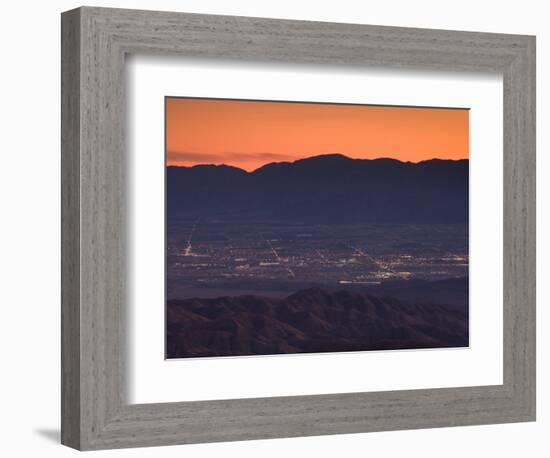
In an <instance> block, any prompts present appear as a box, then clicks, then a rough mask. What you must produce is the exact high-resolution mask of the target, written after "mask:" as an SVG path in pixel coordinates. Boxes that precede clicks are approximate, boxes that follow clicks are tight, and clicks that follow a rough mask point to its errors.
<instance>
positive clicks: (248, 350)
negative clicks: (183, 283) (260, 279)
mask: <svg viewBox="0 0 550 458" xmlns="http://www.w3.org/2000/svg"><path fill="white" fill-rule="evenodd" d="M465 346H468V306H467V304H464V305H458V306H457V305H456V304H452V305H440V304H433V303H423V304H411V303H405V302H402V301H400V300H398V299H394V298H388V297H384V296H375V295H372V294H367V293H364V292H352V291H344V290H339V291H330V290H326V289H322V288H310V289H306V290H303V291H299V292H297V293H295V294H292V295H290V296H288V297H286V298H284V299H277V298H268V297H262V296H259V295H247V296H236V297H229V296H226V297H219V298H215V299H199V298H194V299H184V300H171V301H168V303H167V355H166V356H167V358H187V357H212V356H244V355H267V354H281V353H284V354H288V353H316V352H338V351H361V350H396V349H415V348H416V349H418V348H445V347H447V348H448V347H465Z"/></svg>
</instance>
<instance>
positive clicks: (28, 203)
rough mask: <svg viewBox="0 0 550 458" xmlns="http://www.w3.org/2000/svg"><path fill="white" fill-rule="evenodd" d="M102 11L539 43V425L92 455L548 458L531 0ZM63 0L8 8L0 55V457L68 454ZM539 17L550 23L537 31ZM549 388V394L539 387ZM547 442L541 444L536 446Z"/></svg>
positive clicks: (254, 3) (542, 91)
mask: <svg viewBox="0 0 550 458" xmlns="http://www.w3.org/2000/svg"><path fill="white" fill-rule="evenodd" d="M93 4H95V5H97V6H111V7H124V8H141V9H160V10H172V11H188V12H196V13H213V14H229V15H244V16H263V17H272V18H286V19H311V20H321V21H336V22H357V23H370V24H381V25H400V26H412V27H431V28H445V29H458V30H472V31H487V32H503V33H520V34H521V33H524V34H535V35H537V39H538V42H537V47H538V62H537V79H538V97H537V102H538V129H537V130H538V134H537V137H538V153H539V154H538V173H537V175H538V184H537V187H538V218H537V219H538V234H539V237H538V248H539V254H538V284H539V287H538V303H539V308H538V316H537V319H538V326H537V327H538V330H539V332H538V367H539V370H538V386H539V390H538V421H537V422H536V423H524V424H509V425H490V426H473V427H461V428H443V429H436V430H418V431H403V432H391V433H371V434H355V435H343V436H328V437H327V436H325V437H315V438H298V439H278V440H263V441H249V442H236V443H222V444H205V445H193V446H179V447H165V448H154V449H139V450H119V451H106V452H97V455H98V456H105V457H108V456H138V457H146V456H147V457H149V456H150V457H164V456H166V457H168V456H180V455H181V454H186V456H187V457H215V456H216V457H217V456H220V455H223V456H225V457H236V456H238V457H240V458H244V457H256V456H266V457H275V456H277V457H278V456H284V455H288V456H300V455H302V456H304V455H305V456H309V455H315V456H320V457H325V456H326V457H332V456H367V455H372V456H386V457H393V456H407V457H422V458H429V457H441V456H445V457H446V458H452V457H460V458H464V457H465V456H468V454H473V455H476V456H477V455H479V456H483V455H490V456H498V457H503V458H506V457H517V456H529V457H544V456H548V450H549V449H550V445H549V443H548V439H547V434H548V431H549V428H550V417H549V416H550V397H549V396H548V394H547V388H546V387H547V386H548V377H549V375H550V359H549V358H548V353H549V352H548V350H547V349H548V347H549V346H550V338H549V335H548V329H549V325H550V322H549V320H550V315H549V314H548V313H547V312H546V311H545V309H544V304H546V303H548V302H549V301H550V290H549V288H548V286H547V285H548V282H546V285H545V284H544V283H545V282H544V280H545V279H546V278H548V275H549V274H550V268H549V266H548V263H547V262H545V255H550V251H549V243H548V239H545V238H544V237H543V236H542V234H544V233H545V232H546V233H548V231H549V230H550V227H549V225H550V220H549V218H550V216H549V214H548V212H546V213H545V212H544V208H543V207H545V202H546V207H548V205H547V197H548V196H549V195H550V184H549V182H548V181H545V180H544V177H545V175H548V174H549V173H550V159H549V158H548V156H547V155H546V154H545V151H546V150H547V149H548V147H549V145H548V136H545V132H544V131H543V127H544V126H545V125H547V124H548V122H550V118H549V114H548V110H549V103H548V102H549V100H548V86H547V83H546V84H545V80H546V81H548V80H549V79H550V74H549V73H550V54H549V48H550V29H549V27H548V25H549V22H548V19H547V17H548V13H547V12H546V11H544V10H545V2H542V1H537V0H523V1H522V2H517V1H514V2H512V1H508V0H506V1H504V0H501V1H493V0H492V1H483V2H482V1H479V0H462V1H460V2H442V1H429V0H416V1H407V0H388V1H386V2H376V3H374V2H365V1H359V0H357V1H352V0H338V1H330V2H329V1H321V0H301V1H296V0H276V1H275V0H269V1H267V0H266V1H258V0H231V1H230V2H229V1H227V0H226V1H223V0H186V1H174V0H172V1H170V0H156V1H147V0H128V1H126V0H125V1H118V2H115V1H100V0H97V1H95V2H93ZM76 6H79V4H78V3H75V2H72V1H68V0H67V1H66V0H56V1H53V2H39V1H25V2H10V3H7V2H5V4H3V8H2V24H1V27H0V37H1V40H0V43H1V47H2V48H1V49H2V54H1V56H2V69H1V71H0V91H1V98H0V125H1V126H2V130H1V131H0V145H1V146H0V203H1V211H2V220H1V222H0V298H1V300H0V311H1V313H2V314H1V315H0V316H1V319H0V349H1V352H2V353H1V354H2V372H1V374H0V424H1V425H0V427H1V430H2V439H1V440H0V453H1V454H2V455H3V456H10V457H11V456H14V457H16V456H36V455H40V456H43V457H50V456H61V457H63V456H74V455H76V453H77V452H75V451H73V450H70V449H68V448H65V447H62V446H60V445H58V441H59V427H58V425H59V418H60V412H59V384H60V381H59V372H60V364H59V354H60V347H59V341H60V328H59V315H60V305H59V302H60V287H59V284H60V273H59V272H60V260H59V251H60V241H59V238H60V236H59V233H60V223H59V219H60V210H59V194H60V186H59V182H60V174H59V169H60V159H59V137H60V134H59V121H60V112H59V105H60V103H59V97H60V94H59V86H60V83H59V80H60V78H59V76H60V75H59V54H60V44H59V35H60V33H59V28H60V18H59V14H60V12H61V11H64V10H67V9H71V8H74V7H76ZM545 15H546V19H545ZM545 385H546V386H545ZM545 433H546V434H545Z"/></svg>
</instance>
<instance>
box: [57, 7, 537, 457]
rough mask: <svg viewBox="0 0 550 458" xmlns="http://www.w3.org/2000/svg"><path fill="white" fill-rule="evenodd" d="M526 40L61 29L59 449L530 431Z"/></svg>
mask: <svg viewBox="0 0 550 458" xmlns="http://www.w3.org/2000/svg"><path fill="white" fill-rule="evenodd" d="M535 391H536V390H535V38H534V37H531V36H520V35H503V34H489V33H474V32H458V31H444V30H428V29H409V28H399V27H381V26H369V25H355V24H333V23H320V22H308V21H289V20H272V19H259V18H246V17H229V16H210V15H197V14H186V13H171V12H153V11H134V10H122V9H107V8H93V7H83V8H78V9H76V10H72V11H68V12H66V13H63V15H62V442H63V444H65V445H68V446H70V447H73V448H76V449H80V450H90V449H107V448H121V447H141V446H153V445H169V444H185V443H198V442H217V441H233V440H246V439H261V438H277V437H293V436H307V435H322V434H339V433H356V432H370V431H383V430H398V429H413V428H433V427H442V426H459V425H474V424H487V423H505V422H520V421H533V420H534V419H535Z"/></svg>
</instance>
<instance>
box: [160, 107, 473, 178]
mask: <svg viewBox="0 0 550 458" xmlns="http://www.w3.org/2000/svg"><path fill="white" fill-rule="evenodd" d="M334 153H340V154H344V155H346V156H349V157H351V158H355V159H373V158H378V157H391V158H395V159H399V160H401V161H412V162H419V161H423V160H426V159H433V158H440V159H466V158H468V157H469V110H467V109H450V108H416V107H396V106H372V105H345V104H322V103H299V102H263V101H239V100H223V99H195V98H172V97H167V98H166V158H167V164H168V165H182V166H192V165H197V164H227V165H233V166H235V167H240V168H242V169H245V170H248V171H252V170H255V169H257V168H258V167H261V166H262V165H265V164H267V163H270V162H280V161H294V160H297V159H301V158H304V157H310V156H318V155H320V154H334Z"/></svg>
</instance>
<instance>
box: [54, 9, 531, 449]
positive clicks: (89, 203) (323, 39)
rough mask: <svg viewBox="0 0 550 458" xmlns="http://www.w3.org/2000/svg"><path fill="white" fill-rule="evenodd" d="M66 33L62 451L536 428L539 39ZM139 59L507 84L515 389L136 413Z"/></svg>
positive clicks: (93, 21) (376, 32)
mask: <svg viewBox="0 0 550 458" xmlns="http://www.w3.org/2000/svg"><path fill="white" fill-rule="evenodd" d="M62 24H63V26H62V41H63V51H62V73H63V78H62V88H63V91H62V92H63V95H62V108H63V110H62V143H63V145H62V162H63V166H62V167H63V182H62V186H63V196H62V208H63V224H62V227H63V230H62V237H63V252H62V257H63V259H62V264H63V275H62V281H63V285H62V290H63V292H62V325H63V337H62V347H63V351H62V353H63V358H62V366H63V367H62V378H63V388H62V398H63V404H62V409H63V412H62V417H63V427H62V430H63V433H62V442H63V443H64V444H66V445H69V446H71V447H74V448H78V449H81V450H87V449H103V448H118V447H138V446H152V445H165V444H183V443H196V442H214V441H228V440H242V439H260V438H274V437H292V436H304V435H320V434H338V433H354V432H366V431H381V430H396V429H412V428H428V427H441V426H455V425H472V424H483V423H505V422H515V421H529V420H533V419H534V418H535V296H534V295H535V132H534V129H535V39H534V37H530V36H519V35H502V34H488V33H472V32H455V31H443V30H425V29H410V28H399V27H380V26H367V25H354V24H333V23H320V22H308V21H287V20H270V19H258V18H245V17H228V16H209V15H196V14H185V13H168V12H153V11H133V10H118V9H104V8H88V7H84V8H80V9H78V10H73V11H70V12H67V13H64V14H63V16H62ZM129 53H139V54H144V53H154V54H175V55H180V56H188V57H189V56H193V57H201V58H224V59H241V60H242V59H244V60H260V61H265V62H286V63H292V64H294V65H305V64H307V65H317V64H319V65H323V64H335V65H344V66H355V67H357V66H384V67H388V66H390V67H406V68H422V69H441V70H448V71H460V70H473V71H480V72H487V71H490V72H499V73H502V74H503V75H504V216H505V221H504V258H505V264H504V288H505V290H504V384H503V385H498V386H482V387H465V388H444V389H429V390H410V391H409V390H406V391H392V392H378V393H372V392H371V393H351V394H330V395H317V396H292V397H276V398H256V399H233V400H225V401H201V402H185V403H167V404H142V405H130V404H128V402H127V400H126V396H125V393H126V386H127V383H126V382H127V381H126V369H125V355H126V349H125V334H126V311H127V309H126V307H128V304H127V297H126V275H127V269H126V238H125V236H126V233H127V231H126V224H127V221H126V218H125V213H126V188H127V184H126V165H125V164H126V154H127V153H126V148H125V126H126V120H125V107H126V100H125V87H124V85H125V79H124V58H125V56H126V55H127V54H129ZM474 198H475V196H474Z"/></svg>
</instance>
